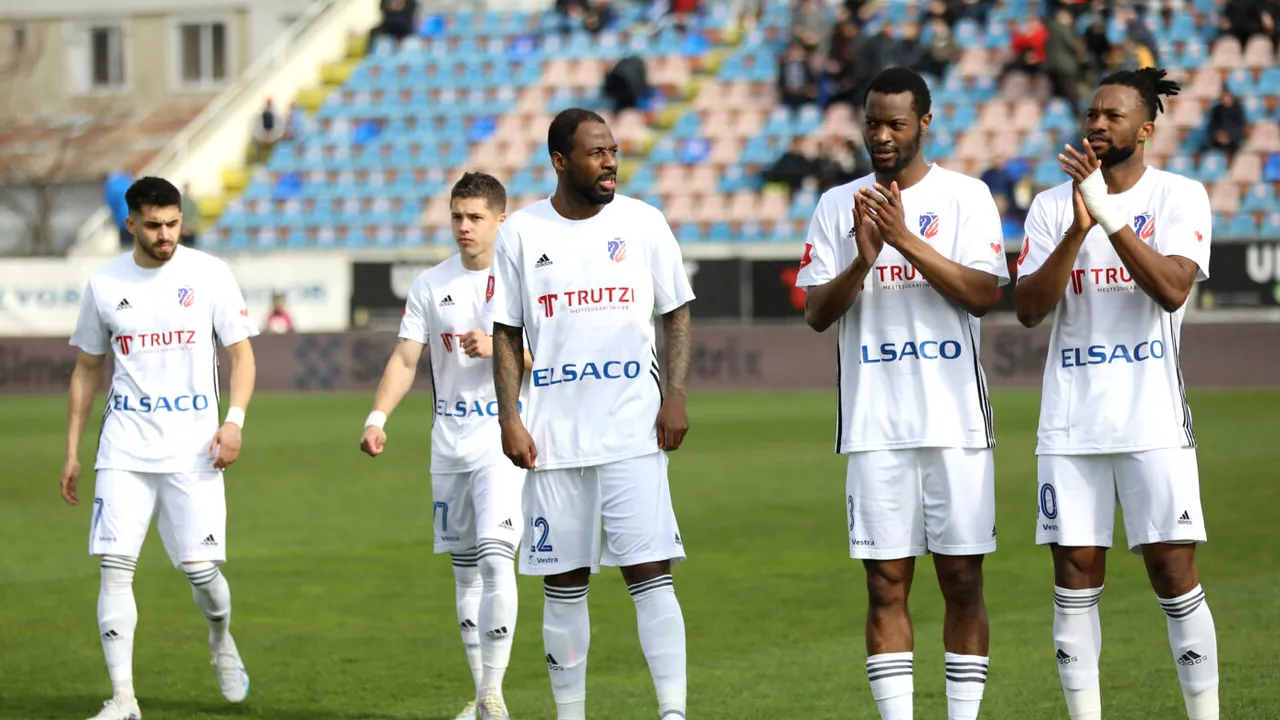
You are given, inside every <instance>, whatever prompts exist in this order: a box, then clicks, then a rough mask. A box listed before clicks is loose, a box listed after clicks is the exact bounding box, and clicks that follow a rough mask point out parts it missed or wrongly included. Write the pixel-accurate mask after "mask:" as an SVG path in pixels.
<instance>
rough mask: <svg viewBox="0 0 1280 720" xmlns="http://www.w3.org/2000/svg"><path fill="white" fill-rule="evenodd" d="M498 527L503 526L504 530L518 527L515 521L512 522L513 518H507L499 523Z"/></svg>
mask: <svg viewBox="0 0 1280 720" xmlns="http://www.w3.org/2000/svg"><path fill="white" fill-rule="evenodd" d="M498 527H500V528H502V529H503V530H515V529H516V526H515V523H513V522H511V518H507V519H506V520H503V521H502V522H500V523H498Z"/></svg>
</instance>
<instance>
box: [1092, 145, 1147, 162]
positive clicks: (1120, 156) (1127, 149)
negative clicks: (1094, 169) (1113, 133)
mask: <svg viewBox="0 0 1280 720" xmlns="http://www.w3.org/2000/svg"><path fill="white" fill-rule="evenodd" d="M1137 151H1138V143H1137V142H1134V143H1133V144H1132V145H1128V146H1125V145H1117V144H1115V142H1114V141H1113V142H1112V143H1111V144H1110V145H1109V146H1108V147H1107V149H1106V150H1104V151H1103V152H1102V153H1101V154H1100V155H1098V161H1099V162H1101V163H1102V167H1104V168H1109V167H1115V166H1116V165H1119V164H1120V163H1122V162H1124V161H1125V160H1128V159H1129V158H1131V157H1133V154H1134V153H1135V152H1137Z"/></svg>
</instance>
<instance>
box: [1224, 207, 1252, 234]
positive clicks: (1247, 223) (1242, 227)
mask: <svg viewBox="0 0 1280 720" xmlns="http://www.w3.org/2000/svg"><path fill="white" fill-rule="evenodd" d="M1224 235H1225V236H1226V237H1231V238H1236V239H1240V240H1254V239H1257V237H1258V223H1257V221H1256V220H1254V219H1253V215H1251V214H1249V213H1237V214H1236V215H1235V216H1234V217H1232V218H1231V220H1230V221H1229V222H1228V223H1227V229H1226V232H1225V233H1224Z"/></svg>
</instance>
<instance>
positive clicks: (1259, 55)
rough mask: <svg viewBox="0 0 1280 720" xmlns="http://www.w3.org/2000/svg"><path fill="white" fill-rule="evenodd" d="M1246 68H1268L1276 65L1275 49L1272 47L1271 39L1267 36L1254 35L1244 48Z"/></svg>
mask: <svg viewBox="0 0 1280 720" xmlns="http://www.w3.org/2000/svg"><path fill="white" fill-rule="evenodd" d="M1242 60H1243V62H1244V65H1245V67H1249V68H1268V67H1271V66H1272V65H1273V64H1275V61H1276V53H1275V48H1273V47H1272V46H1271V38H1269V37H1267V36H1266V35H1254V36H1253V37H1251V38H1249V42H1247V43H1245V46H1244V57H1243V58H1242Z"/></svg>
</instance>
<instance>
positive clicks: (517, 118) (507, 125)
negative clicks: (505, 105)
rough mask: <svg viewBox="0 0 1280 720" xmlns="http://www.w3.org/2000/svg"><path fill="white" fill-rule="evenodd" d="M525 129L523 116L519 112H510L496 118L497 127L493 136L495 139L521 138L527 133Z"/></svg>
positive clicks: (526, 128)
mask: <svg viewBox="0 0 1280 720" xmlns="http://www.w3.org/2000/svg"><path fill="white" fill-rule="evenodd" d="M527 131H528V127H527V125H526V123H525V118H524V116H523V115H522V114H519V113H510V114H507V115H502V116H500V117H499V118H498V127H497V129H496V130H495V131H494V133H493V137H494V139H495V140H517V139H520V140H522V139H524V138H525V136H526V135H527Z"/></svg>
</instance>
